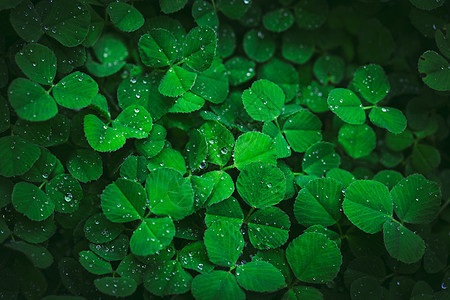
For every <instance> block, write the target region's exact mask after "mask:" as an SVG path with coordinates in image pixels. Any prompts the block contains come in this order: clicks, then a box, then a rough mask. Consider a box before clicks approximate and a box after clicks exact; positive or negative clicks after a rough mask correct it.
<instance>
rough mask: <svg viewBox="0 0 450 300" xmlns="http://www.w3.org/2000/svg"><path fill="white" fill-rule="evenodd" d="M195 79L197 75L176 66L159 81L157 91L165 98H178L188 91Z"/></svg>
mask: <svg viewBox="0 0 450 300" xmlns="http://www.w3.org/2000/svg"><path fill="white" fill-rule="evenodd" d="M196 79H197V74H196V73H194V72H190V71H188V70H186V69H183V68H181V67H178V66H174V67H171V68H170V69H169V70H168V71H167V73H166V75H165V76H164V77H163V79H162V80H161V83H160V85H159V87H158V90H159V92H160V93H161V94H163V95H164V96H167V97H178V96H181V95H183V94H184V93H186V92H187V91H189V90H190V89H191V88H192V87H193V86H194V83H195V80H196Z"/></svg>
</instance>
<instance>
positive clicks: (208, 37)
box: [183, 26, 217, 72]
mask: <svg viewBox="0 0 450 300" xmlns="http://www.w3.org/2000/svg"><path fill="white" fill-rule="evenodd" d="M216 47H217V37H216V32H215V31H214V29H212V28H211V27H209V26H199V27H196V28H193V29H192V30H191V31H189V33H188V34H187V35H186V38H185V40H184V44H183V55H184V61H185V62H186V64H187V65H188V66H189V67H191V68H192V69H194V70H196V71H199V72H201V71H205V70H206V69H208V68H209V67H210V66H211V64H212V62H213V59H214V56H215V55H216Z"/></svg>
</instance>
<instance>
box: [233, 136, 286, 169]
mask: <svg viewBox="0 0 450 300" xmlns="http://www.w3.org/2000/svg"><path fill="white" fill-rule="evenodd" d="M255 161H260V162H264V163H267V164H270V165H276V161H277V156H276V151H275V145H274V142H273V140H272V139H271V138H270V137H269V136H268V135H265V134H263V133H261V132H247V133H244V134H242V135H241V136H239V137H238V139H237V140H236V145H235V146H234V164H235V166H236V168H238V170H242V168H243V167H244V166H245V165H247V164H249V163H251V162H255Z"/></svg>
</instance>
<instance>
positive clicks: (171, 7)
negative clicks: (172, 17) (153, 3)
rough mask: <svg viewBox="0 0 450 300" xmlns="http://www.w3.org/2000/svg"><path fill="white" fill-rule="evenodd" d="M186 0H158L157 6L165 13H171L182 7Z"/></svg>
mask: <svg viewBox="0 0 450 300" xmlns="http://www.w3.org/2000/svg"><path fill="white" fill-rule="evenodd" d="M187 2H188V0H159V6H160V7H161V10H162V12H163V13H165V14H171V13H174V12H177V11H179V10H180V9H182V8H183V7H184V6H185V5H186V3H187Z"/></svg>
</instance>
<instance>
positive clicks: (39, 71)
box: [16, 44, 56, 85]
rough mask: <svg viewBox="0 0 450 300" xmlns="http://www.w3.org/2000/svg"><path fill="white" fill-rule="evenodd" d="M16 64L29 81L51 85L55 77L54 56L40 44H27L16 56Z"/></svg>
mask: <svg viewBox="0 0 450 300" xmlns="http://www.w3.org/2000/svg"><path fill="white" fill-rule="evenodd" d="M16 63H17V65H18V66H19V68H20V69H21V70H22V72H23V73H24V74H25V75H26V76H27V77H28V78H30V79H31V80H33V81H36V82H37V83H40V84H45V85H51V84H52V82H53V79H54V78H55V75H56V56H55V53H53V51H52V50H50V49H49V48H47V47H45V46H42V45H40V44H28V45H26V46H25V47H23V48H22V50H20V51H19V52H18V53H17V54H16Z"/></svg>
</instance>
